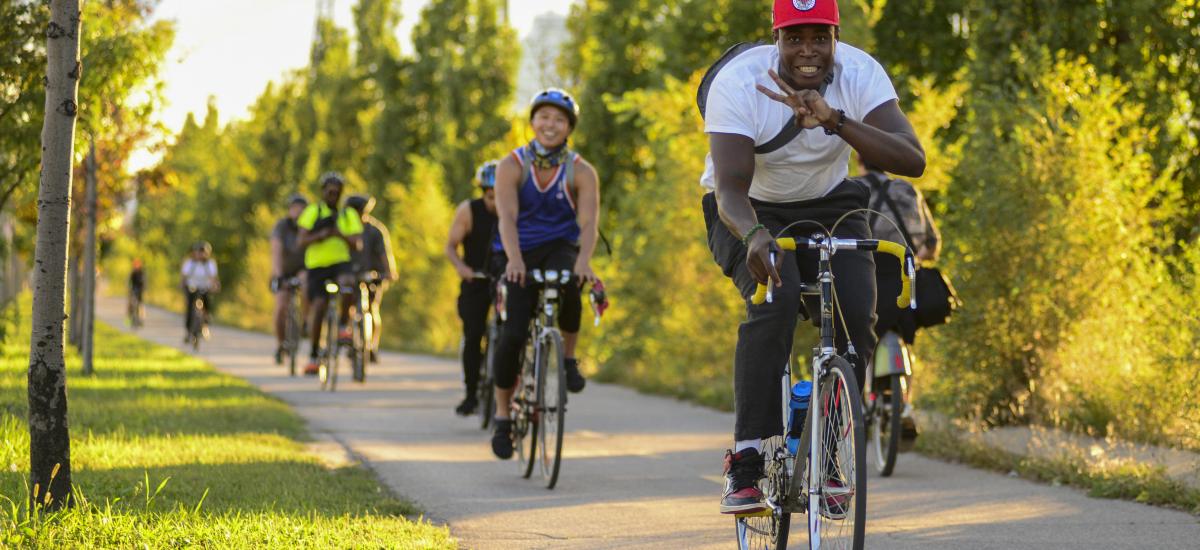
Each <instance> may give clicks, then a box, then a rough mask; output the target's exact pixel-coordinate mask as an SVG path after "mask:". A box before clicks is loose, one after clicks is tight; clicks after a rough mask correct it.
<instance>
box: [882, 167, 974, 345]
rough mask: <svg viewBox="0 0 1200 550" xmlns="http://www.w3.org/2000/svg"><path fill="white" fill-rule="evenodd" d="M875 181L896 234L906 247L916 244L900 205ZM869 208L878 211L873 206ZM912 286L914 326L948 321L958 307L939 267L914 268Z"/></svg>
mask: <svg viewBox="0 0 1200 550" xmlns="http://www.w3.org/2000/svg"><path fill="white" fill-rule="evenodd" d="M868 179H869V180H871V181H875V180H874V178H869V177H868ZM876 183H878V185H873V187H875V189H877V190H878V192H879V197H880V198H881V199H882V201H883V202H884V203H885V204H887V207H888V209H889V210H891V211H892V214H894V215H895V216H896V226H897V228H898V229H899V230H900V234H901V235H903V236H904V240H905V241H906V242H907V243H908V246H910V247H911V246H916V243H915V242H913V239H912V235H911V234H910V233H909V232H908V228H907V227H906V226H905V224H904V216H903V215H901V213H900V207H899V206H898V205H897V204H896V201H894V200H892V197H891V196H890V195H888V192H887V189H885V188H884V185H885V184H886V183H887V182H876ZM872 209H873V210H878V209H877V208H872ZM872 216H873V214H872ZM913 287H914V288H913V293H914V294H915V295H916V297H917V309H916V311H915V312H914V317H915V319H916V324H917V327H918V328H928V327H934V326H937V325H941V324H944V323H946V322H948V321H949V320H950V316H951V315H952V314H953V313H954V311H955V310H957V309H958V308H960V307H962V300H960V299H959V298H958V292H956V291H955V290H954V285H952V284H950V279H949V278H948V277H946V275H945V274H944V273H942V270H941V269H938V268H936V267H933V266H926V267H918V268H917V276H916V279H915V280H914V281H913Z"/></svg>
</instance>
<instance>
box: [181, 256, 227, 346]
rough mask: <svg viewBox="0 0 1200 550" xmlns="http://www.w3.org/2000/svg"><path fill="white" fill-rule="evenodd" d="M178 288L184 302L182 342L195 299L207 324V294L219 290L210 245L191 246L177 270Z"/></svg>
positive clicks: (186, 336)
mask: <svg viewBox="0 0 1200 550" xmlns="http://www.w3.org/2000/svg"><path fill="white" fill-rule="evenodd" d="M179 274H180V287H182V289H183V294H184V298H185V300H186V301H185V302H184V303H183V310H184V311H186V312H187V313H186V314H185V315H184V316H183V330H184V335H183V338H184V341H187V339H188V336H189V335H188V334H187V330H188V328H189V327H191V326H192V304H193V303H194V302H195V301H196V299H197V298H199V299H200V301H201V303H203V304H204V315H205V319H203V321H204V323H205V324H206V325H207V323H208V318H207V317H208V315H209V312H211V311H212V308H211V305H212V304H211V303H210V302H209V294H210V293H213V292H217V291H218V290H220V289H221V281H220V279H219V278H218V274H217V262H216V260H213V259H212V245H211V244H208V241H198V242H196V243H195V244H193V245H192V250H191V252H190V253H189V254H188V257H187V258H186V259H184V260H183V266H182V267H181V268H180V270H179Z"/></svg>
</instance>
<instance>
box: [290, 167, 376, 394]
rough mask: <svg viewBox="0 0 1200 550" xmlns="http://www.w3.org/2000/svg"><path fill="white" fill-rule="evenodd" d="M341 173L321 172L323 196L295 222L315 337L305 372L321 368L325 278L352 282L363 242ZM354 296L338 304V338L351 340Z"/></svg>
mask: <svg viewBox="0 0 1200 550" xmlns="http://www.w3.org/2000/svg"><path fill="white" fill-rule="evenodd" d="M345 185H346V184H345V182H344V181H343V180H342V176H341V175H340V174H338V173H337V172H327V173H325V174H324V175H322V176H321V200H320V201H318V202H316V203H314V204H310V205H308V207H307V208H305V209H304V212H302V213H301V214H300V218H299V219H297V220H296V225H298V226H300V246H301V247H303V248H304V268H305V269H306V270H307V275H306V276H305V277H306V279H307V284H308V288H307V289H306V292H307V294H308V300H309V308H308V309H309V319H308V328H309V334H310V336H311V338H312V340H311V343H312V347H311V348H310V349H309V356H308V365H307V366H305V367H304V374H307V375H310V376H316V374H317V373H318V372H319V371H320V367H319V365H318V360H317V358H318V357H319V356H320V350H321V328H322V326H323V325H324V323H323V322H322V320H324V318H325V311H326V308H327V307H328V306H329V297H328V294H326V291H325V282H326V281H336V282H338V283H339V284H351V283H353V281H354V269H353V267H352V266H351V264H350V251H351V250H352V249H357V248H359V247H360V246H361V245H362V232H363V227H362V221H361V220H359V217H358V215H357V214H356V213H355V212H353V211H351V210H350V209H348V208H343V207H342V205H341V199H342V189H343V188H344V187H345ZM351 298H352V296H350V295H342V299H341V300H340V303H339V304H338V305H339V313H340V315H339V316H338V323H339V329H338V338H339V339H341V340H350V338H351V333H350V327H349V326H348V325H347V319H348V313H349V311H350V302H351Z"/></svg>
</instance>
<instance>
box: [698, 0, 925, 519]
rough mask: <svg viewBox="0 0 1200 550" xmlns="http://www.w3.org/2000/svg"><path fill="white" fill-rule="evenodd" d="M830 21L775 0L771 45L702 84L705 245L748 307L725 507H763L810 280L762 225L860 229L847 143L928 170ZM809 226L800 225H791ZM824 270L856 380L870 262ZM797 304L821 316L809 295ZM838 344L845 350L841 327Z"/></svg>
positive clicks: (860, 195) (891, 98) (827, 4)
mask: <svg viewBox="0 0 1200 550" xmlns="http://www.w3.org/2000/svg"><path fill="white" fill-rule="evenodd" d="M839 23H840V19H839V16H838V7H837V2H836V0H775V8H774V18H773V31H774V33H773V36H774V39H775V43H774V44H772V45H766V46H760V47H756V48H753V49H749V50H746V51H744V52H742V53H741V54H739V55H738V56H736V57H734V58H733V59H732V60H731V61H729V63H728V64H727V65H725V66H724V67H723V68H722V69H721V70H720V72H718V73H717V75H716V77H715V78H714V79H713V80H712V85H711V87H710V88H709V90H708V95H707V112H706V115H705V127H704V131H705V132H706V133H707V134H708V138H709V151H710V154H709V157H708V159H707V163H706V164H707V166H706V169H705V173H704V176H703V178H702V181H701V183H702V184H703V185H704V186H705V187H708V188H709V189H712V190H713V191H714V192H713V193H709V194H707V195H705V197H704V201H703V206H704V217H705V222H706V225H707V226H708V242H709V248H710V249H711V250H712V253H713V258H714V260H716V262H717V264H718V265H720V266H721V268H722V270H723V271H724V273H725V275H726V276H728V277H730V278H731V279H733V282H734V284H735V286H737V288H738V290H739V292H741V294H742V297H743V298H745V299H746V308H747V319H746V321H744V322H743V323H742V325H741V327H740V328H739V330H738V343H737V350H736V352H735V355H734V393H735V400H734V403H735V405H734V411H735V415H736V418H735V421H734V440H735V445H734V449H732V450H731V451H729V452H727V453H726V456H725V476H726V488H725V492H724V495H723V496H722V499H721V507H720V508H721V512H722V513H727V514H748V513H755V512H760V511H762V510H764V509H766V504H765V503H764V501H763V495H762V493H761V492H760V491H759V489H758V481H759V479H761V478H762V477H763V460H762V455H761V454H760V452H759V447H760V446H761V441H762V439H763V438H767V437H772V436H775V435H779V434H781V433H783V426H782V424H781V421H780V417H779V416H780V415H779V410H780V406H781V405H780V403H779V402H778V401H775V400H773V399H770V396H777V397H780V398H781V396H782V395H783V393H784V391H785V389H784V388H782V387H781V378H782V372H783V370H782V369H783V367H784V365H785V364H786V363H787V361H788V357H789V354H790V353H791V347H792V335H793V332H794V330H795V326H796V316H797V313H798V311H799V308H800V306H801V305H802V304H803V303H804V300H802V298H801V295H800V282H801V281H802V280H807V281H810V282H811V281H813V280H814V279H815V271H816V265H817V262H816V259H815V256H813V253H812V252H811V251H805V252H799V253H792V252H780V253H778V254H777V259H776V262H774V263H772V262H771V261H770V255H769V254H770V252H771V251H772V250H773V249H774V248H775V241H774V239H773V235H775V234H776V233H777V232H779V231H780V230H782V229H783V228H784V227H785V226H787V225H789V224H791V223H793V222H797V221H800V220H813V221H816V222H819V223H820V224H822V225H824V226H825V227H829V228H832V227H833V226H834V224H835V223H838V222H839V220H841V221H840V224H839V225H838V226H837V229H836V230H834V235H835V236H837V237H844V238H870V235H871V231H870V228H869V227H868V225H867V217H866V215H865V213H862V212H858V213H854V214H849V213H850V212H852V211H855V210H857V209H860V208H865V207H866V206H867V200H868V198H869V196H870V190H869V189H868V188H867V186H866V185H864V184H863V183H861V182H858V181H853V180H847V179H846V175H847V173H848V169H849V166H848V161H849V157H850V150H851V149H853V150H855V151H857V153H858V154H859V156H861V157H863V158H864V159H865V160H866V161H868V162H870V163H871V164H873V165H875V166H878V167H880V168H882V169H884V170H887V171H889V172H892V173H896V174H900V175H905V176H919V175H920V174H921V173H922V172H923V171H924V170H925V153H924V151H923V150H922V149H921V144H920V142H919V141H918V140H917V138H916V135H915V133H914V132H913V129H912V125H911V124H910V123H909V122H908V119H907V118H906V117H905V116H904V113H903V112H901V110H900V107H899V105H898V103H897V98H896V91H895V89H893V87H892V83H891V80H890V79H889V78H888V75H887V73H886V72H885V71H884V70H883V67H882V66H880V64H879V63H878V62H876V61H875V60H874V59H873V58H871V56H869V55H867V54H866V53H865V52H863V51H862V50H859V49H857V48H855V47H853V46H850V45H848V44H844V43H841V42H839V41H838V25H839ZM789 125H794V126H789ZM788 127H799V128H802V129H803V130H802V131H799V133H798V134H795V135H794V137H792V138H791V139H790V140H787V141H786V142H785V143H786V144H785V145H783V146H782V147H779V148H777V149H775V150H773V151H770V152H762V153H760V152H759V151H756V147H757V148H761V149H766V147H765V145H767V144H768V143H771V142H773V141H775V139H776V136H779V135H781V130H782V129H785V128H788ZM785 135H786V134H785ZM843 217H844V219H843ZM818 229H819V227H817V226H815V225H812V224H803V225H800V226H799V227H797V228H796V230H795V232H794V233H792V234H793V235H801V236H807V235H809V234H811V233H812V232H814V231H816V230H818ZM833 272H834V276H835V277H836V279H837V298H838V304H839V306H840V308H839V311H840V312H841V313H842V315H839V317H841V318H842V320H843V321H844V326H845V327H847V328H848V331H849V333H850V340H851V341H852V342H853V343H854V347H855V348H856V351H857V354H858V357H859V359H858V360H857V361H856V364H855V371H856V372H855V374H856V375H857V376H858V378H859V380H861V379H862V377H863V370H864V362H863V360H862V359H863V358H864V357H865V356H866V355H868V354H870V353H871V350H872V349H874V345H875V334H874V332H873V330H872V326H873V324H874V311H875V293H876V292H875V291H876V289H875V264H874V262H873V260H872V258H871V255H870V253H869V252H857V251H841V252H838V253H837V255H836V256H834V258H833ZM759 283H764V284H772V285H774V286H775V287H776V288H775V292H774V294H775V299H774V301H773V302H771V303H765V304H762V305H751V303H750V300H749V298H750V296H751V295H752V294H753V293H754V290H755V287H756V285H757V284H759ZM806 305H808V307H809V311H810V314H811V317H812V318H813V319H819V318H820V315H819V312H817V311H814V309H815V307H814V306H815V304H811V303H810V304H806ZM842 326H843V324H842V323H838V328H839V329H840V328H841V327H842ZM836 344H837V346H838V348H839V351H841V352H843V353H844V352H845V351H846V335H845V333H844V331H841V330H839V331H838V337H837V339H836ZM860 385H861V383H860Z"/></svg>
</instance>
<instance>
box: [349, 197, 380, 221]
mask: <svg viewBox="0 0 1200 550" xmlns="http://www.w3.org/2000/svg"><path fill="white" fill-rule="evenodd" d="M346 206H348V207H350V208H353V209H355V210H358V213H359V215H362V216H365V215H367V214H370V213H371V210H372V209H373V208H375V198H374V197H371V196H369V195H350V196H349V197H346Z"/></svg>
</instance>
